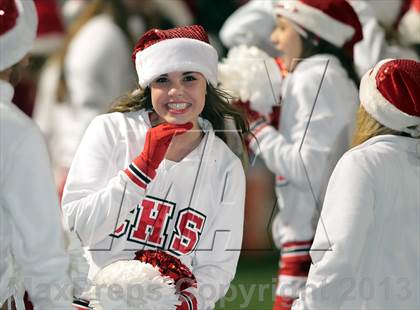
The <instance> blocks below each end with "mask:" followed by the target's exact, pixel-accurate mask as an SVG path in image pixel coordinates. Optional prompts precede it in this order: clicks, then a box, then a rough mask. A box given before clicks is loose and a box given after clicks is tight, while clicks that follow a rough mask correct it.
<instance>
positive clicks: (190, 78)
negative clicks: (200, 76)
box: [184, 75, 197, 82]
mask: <svg viewBox="0 0 420 310" xmlns="http://www.w3.org/2000/svg"><path fill="white" fill-rule="evenodd" d="M195 80H197V78H196V77H195V76H193V75H186V76H184V81H187V82H190V81H195Z"/></svg>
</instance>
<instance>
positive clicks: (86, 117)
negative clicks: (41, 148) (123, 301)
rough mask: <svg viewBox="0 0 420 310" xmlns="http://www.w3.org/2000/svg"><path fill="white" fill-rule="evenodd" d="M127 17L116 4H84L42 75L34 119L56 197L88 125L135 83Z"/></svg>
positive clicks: (99, 0)
mask: <svg viewBox="0 0 420 310" xmlns="http://www.w3.org/2000/svg"><path fill="white" fill-rule="evenodd" d="M127 16H128V13H127V11H126V9H125V7H124V6H123V4H122V3H121V2H120V1H119V0H110V1H105V0H94V1H90V2H89V3H87V4H85V5H84V6H83V9H82V11H81V12H80V13H79V14H78V16H77V17H76V19H75V20H74V21H73V23H72V25H70V26H69V29H68V34H67V36H66V37H65V39H64V44H63V46H62V48H61V49H60V50H58V51H57V53H55V54H54V55H52V57H51V58H50V59H49V60H48V61H47V64H46V66H45V67H44V69H43V72H42V74H41V77H40V81H39V84H38V90H37V96H36V104H35V111H34V120H35V121H36V122H37V123H38V125H39V126H40V127H41V130H42V132H43V133H44V135H45V137H46V139H47V143H48V148H49V150H50V154H51V159H52V164H53V171H54V175H55V179H56V184H57V188H58V190H59V193H60V195H61V192H62V189H63V186H64V182H65V179H66V176H67V172H68V169H69V167H70V164H71V160H72V159H73V156H74V153H75V151H76V149H77V146H78V144H79V142H80V140H81V138H82V136H83V133H84V131H85V129H86V127H87V126H88V124H89V122H90V121H91V120H92V119H93V118H94V117H95V116H96V115H98V114H100V113H103V112H105V111H106V110H107V109H108V108H109V106H110V105H111V103H112V101H114V100H115V99H116V98H117V97H119V96H120V95H122V94H124V93H125V92H128V91H129V90H130V89H132V88H133V87H134V85H135V73H134V70H133V68H132V66H131V63H130V61H129V55H130V49H131V47H132V46H133V44H134V41H133V39H132V36H131V33H130V30H129V27H128V24H127Z"/></svg>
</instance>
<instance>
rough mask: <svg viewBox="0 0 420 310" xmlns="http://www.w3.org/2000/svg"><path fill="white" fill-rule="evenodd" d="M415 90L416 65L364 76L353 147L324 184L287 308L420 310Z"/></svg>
mask: <svg viewBox="0 0 420 310" xmlns="http://www.w3.org/2000/svg"><path fill="white" fill-rule="evenodd" d="M419 90H420V63H419V62H417V61H413V60H406V59H396V60H391V59H386V60H383V61H380V62H379V63H378V64H377V65H375V66H374V67H373V68H372V69H371V70H369V71H368V72H366V73H365V75H364V77H363V79H362V82H361V84H360V102H361V106H360V108H359V112H358V118H357V128H356V131H355V133H354V138H353V146H354V148H353V149H351V150H350V151H348V152H347V153H346V154H344V156H343V157H342V158H341V159H340V161H339V162H338V164H337V166H336V168H335V169H334V172H333V174H332V176H331V179H330V181H329V184H328V189H327V193H326V197H325V200H324V205H323V208H322V213H321V218H322V221H320V222H319V224H318V228H317V231H316V234H315V239H314V243H313V246H312V250H311V258H312V262H313V264H312V266H311V269H310V272H309V276H308V281H307V286H306V289H305V291H304V292H302V294H301V295H300V299H299V300H298V301H296V302H295V304H294V305H293V309H419V307H420V299H419V297H420V295H419V290H418V288H419V274H420V268H419V267H420V266H419V258H420V248H419V212H420V210H419V206H420V196H419V188H420V139H419V138H420V91H419ZM319 249H324V250H323V251H321V250H319Z"/></svg>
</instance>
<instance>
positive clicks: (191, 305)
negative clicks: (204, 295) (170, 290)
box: [176, 291, 198, 310]
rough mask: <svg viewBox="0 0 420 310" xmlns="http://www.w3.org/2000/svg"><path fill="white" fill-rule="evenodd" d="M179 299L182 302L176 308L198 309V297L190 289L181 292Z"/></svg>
mask: <svg viewBox="0 0 420 310" xmlns="http://www.w3.org/2000/svg"><path fill="white" fill-rule="evenodd" d="M179 299H180V300H181V304H180V305H179V306H178V307H177V308H176V309H177V310H197V309H198V306H197V299H196V298H195V296H194V294H192V293H191V292H188V291H182V292H180V293H179Z"/></svg>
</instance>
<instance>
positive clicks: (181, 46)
mask: <svg viewBox="0 0 420 310" xmlns="http://www.w3.org/2000/svg"><path fill="white" fill-rule="evenodd" d="M133 61H134V62H135V65H136V71H137V75H138V78H139V84H140V87H142V88H145V87H147V86H148V85H149V84H150V83H151V82H152V81H153V80H154V79H155V78H157V77H158V76H160V75H162V74H166V73H170V72H175V71H195V72H200V73H201V74H203V75H204V77H205V78H206V79H207V81H208V82H210V83H211V84H212V85H213V86H217V62H218V56H217V52H216V50H215V49H214V48H213V47H212V46H211V45H210V43H209V39H208V36H207V33H206V31H205V30H204V28H203V27H202V26H199V25H193V26H186V27H179V28H173V29H169V30H160V29H151V30H149V31H148V32H146V33H145V34H144V35H143V36H142V37H141V38H140V40H139V41H138V42H137V44H136V46H135V48H134V52H133Z"/></svg>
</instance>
